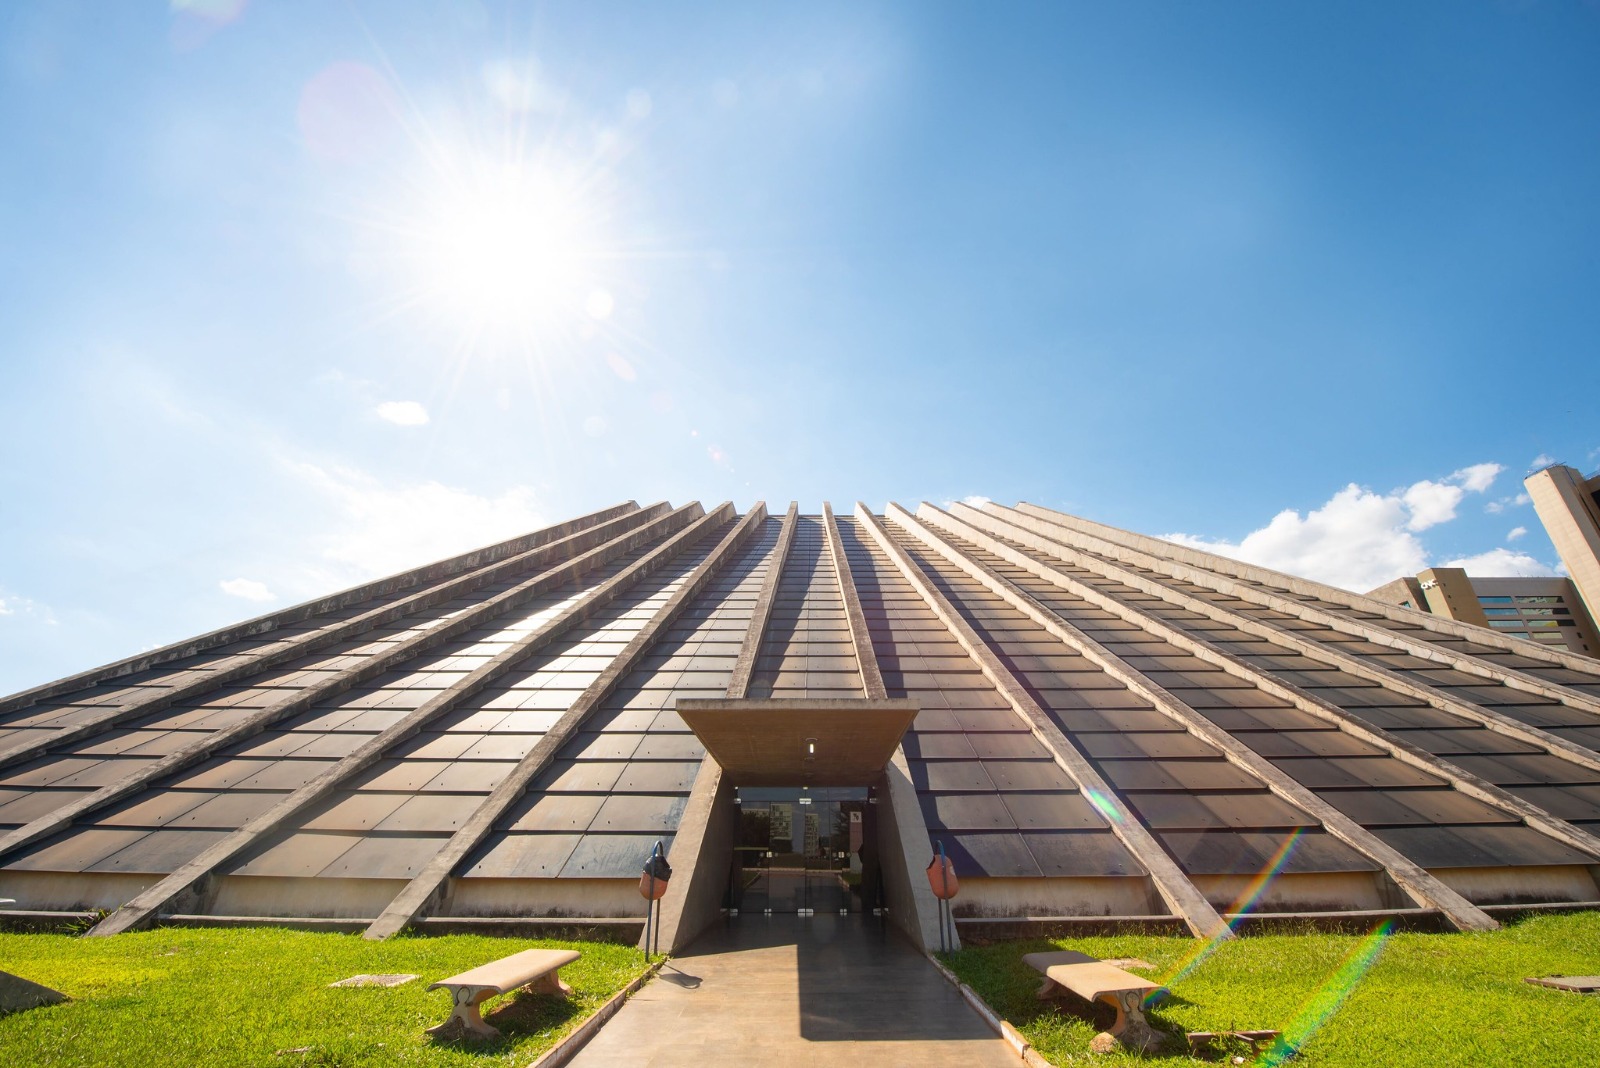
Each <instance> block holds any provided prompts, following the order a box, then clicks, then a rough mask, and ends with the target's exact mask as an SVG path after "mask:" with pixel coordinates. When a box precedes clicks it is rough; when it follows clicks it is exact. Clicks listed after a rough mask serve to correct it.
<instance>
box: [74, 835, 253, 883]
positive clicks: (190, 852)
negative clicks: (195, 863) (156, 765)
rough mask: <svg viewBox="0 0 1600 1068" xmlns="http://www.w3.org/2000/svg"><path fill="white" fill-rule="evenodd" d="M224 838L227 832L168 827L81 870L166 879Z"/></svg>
mask: <svg viewBox="0 0 1600 1068" xmlns="http://www.w3.org/2000/svg"><path fill="white" fill-rule="evenodd" d="M227 836H228V832H227V831H201V830H175V829H173V828H171V827H169V828H167V829H165V830H159V831H151V832H150V833H149V834H147V835H145V836H144V837H143V838H141V839H139V840H138V841H137V842H134V843H132V844H130V845H128V846H127V847H125V848H123V849H120V850H118V851H117V852H115V853H113V854H112V855H111V856H109V857H105V858H103V859H101V860H97V861H95V862H94V863H93V864H91V865H89V866H88V867H86V868H85V869H84V870H85V871H128V872H143V873H148V874H151V875H166V874H168V873H169V872H173V871H176V870H178V869H179V868H181V867H182V866H183V865H185V864H187V863H188V862H189V861H191V860H193V859H194V858H195V857H196V856H198V855H199V854H200V852H201V851H202V850H204V849H206V848H207V847H209V846H211V845H213V844H215V843H216V842H219V841H221V840H222V839H223V838H226V837H227Z"/></svg>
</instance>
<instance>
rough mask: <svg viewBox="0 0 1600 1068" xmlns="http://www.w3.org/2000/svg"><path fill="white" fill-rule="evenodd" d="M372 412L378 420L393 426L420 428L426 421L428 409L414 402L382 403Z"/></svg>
mask: <svg viewBox="0 0 1600 1068" xmlns="http://www.w3.org/2000/svg"><path fill="white" fill-rule="evenodd" d="M374 410H375V411H376V412H377V413H378V418H379V419H386V420H388V421H389V422H391V423H393V424H394V425H395V426H422V425H423V424H424V423H426V422H427V421H428V409H426V408H424V407H423V406H422V405H420V404H418V403H417V402H416V401H384V402H383V403H382V404H380V405H378V407H377V408H376V409H374Z"/></svg>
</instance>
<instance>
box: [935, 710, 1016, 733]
mask: <svg viewBox="0 0 1600 1068" xmlns="http://www.w3.org/2000/svg"><path fill="white" fill-rule="evenodd" d="M950 715H951V717H952V718H953V719H954V720H955V725H956V726H957V727H958V728H960V729H961V730H963V731H966V732H968V733H969V734H977V733H981V732H985V731H997V732H1000V733H1002V734H1011V733H1015V731H1016V729H1017V714H1016V713H1015V712H1012V711H1011V710H1010V709H1000V708H956V709H952V710H951V712H950Z"/></svg>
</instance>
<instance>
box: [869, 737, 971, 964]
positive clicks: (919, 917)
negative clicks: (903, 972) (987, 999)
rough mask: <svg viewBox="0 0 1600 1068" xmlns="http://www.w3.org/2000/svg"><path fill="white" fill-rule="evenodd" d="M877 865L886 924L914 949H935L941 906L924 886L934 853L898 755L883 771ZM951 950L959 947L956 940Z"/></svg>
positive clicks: (896, 754) (915, 794)
mask: <svg viewBox="0 0 1600 1068" xmlns="http://www.w3.org/2000/svg"><path fill="white" fill-rule="evenodd" d="M877 809H878V815H877V819H878V857H879V860H878V862H879V863H880V864H881V865H882V866H883V900H884V901H885V903H887V905H888V906H889V920H890V922H892V923H893V924H894V925H895V926H896V927H898V928H900V930H902V931H904V932H905V935H906V937H907V938H909V939H911V944H912V945H914V946H916V947H917V948H918V949H937V948H938V946H939V902H938V900H937V899H936V898H935V897H934V896H933V891H932V890H931V889H929V888H928V879H927V876H926V875H925V874H924V868H925V867H926V865H927V863H928V859H929V858H930V857H931V855H932V846H931V845H930V844H929V838H928V827H927V824H926V823H924V822H923V820H922V809H921V807H920V806H919V805H918V803H917V790H916V787H915V786H913V785H912V784H911V777H910V775H908V774H907V772H906V768H905V755H904V753H903V752H899V751H897V752H896V753H895V756H894V759H893V760H891V761H890V762H889V766H888V767H887V768H886V769H884V779H883V786H882V788H881V789H879V791H878V805H877ZM951 937H953V938H955V940H956V943H957V944H956V945H955V947H954V948H956V949H960V948H961V946H960V936H959V935H952V936H951Z"/></svg>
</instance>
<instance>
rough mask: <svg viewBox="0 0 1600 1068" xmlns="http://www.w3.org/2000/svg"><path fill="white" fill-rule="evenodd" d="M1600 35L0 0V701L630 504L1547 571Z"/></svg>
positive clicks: (1596, 243)
mask: <svg viewBox="0 0 1600 1068" xmlns="http://www.w3.org/2000/svg"><path fill="white" fill-rule="evenodd" d="M1597 54H1600V8H1597V7H1596V6H1595V5H1594V4H1584V3H1512V2H1502V3H1486V2H1485V3H1474V2H1462V0H1449V2H1443V0H1441V2H1435V3H1427V2H1413V3H1406V4H1399V5H1396V4H1387V3H1368V4H1360V3H1346V4H1338V5H1334V4H1321V5H1312V4H1280V3H1265V2H1260V3H1248V2H1239V3H1228V4H1224V3H1204V4H1202V3H1180V2H1171V3H1128V2H1124V3H1116V4H1107V3H1065V2H1063V3H1052V4H1042V5H1031V6H1030V5H1020V4H1012V5H979V4H954V3H939V4H929V3H906V4H871V3H848V4H827V3H813V4H804V5H801V4H762V5H747V4H739V5H735V4H728V5H692V6H691V5H677V4H674V5H663V4H657V5H647V4H609V3H599V2H591V3H583V4H575V3H568V4H548V5H539V4H523V3H512V4H506V3H500V2H475V0H430V2H404V0H386V2H384V3H382V4H378V3H350V4H327V3H312V2H291V0H284V2H273V3H269V2H267V0H255V2H253V3H243V2H240V0H188V2H174V3H171V4H170V5H169V4H164V3H160V2H145V3H114V2H110V0H105V2H101V3H88V2H77V3H73V2H67V0H51V2H33V0H16V2H13V3H10V4H7V5H6V6H5V10H4V12H3V13H0V135H3V144H4V146H5V148H4V151H3V152H0V337H3V339H4V342H3V345H0V370H3V378H0V382H3V388H0V692H8V691H11V690H14V689H18V688H21V687H24V686H27V685H30V684H33V683H37V682H40V681H44V680H47V679H50V678H53V677H56V676H59V675H63V674H66V673H68V672H71V671H75V670H79V669H83V668H86V667H89V666H92V665H93V664H96V663H100V662H103V661H106V660H110V659H113V658H116V657H119V656H123V655H128V654H131V653H134V652H136V651H138V650H140V649H143V648H149V647H152V646H156V645H160V644H164V643H166V642H170V641H173V640H176V639H179V638H182V637H184V636H187V635H189V634H193V633H197V632H199V631H201V630H204V629H209V628H211V627H214V626H218V625H221V624H223V623H226V622H229V621H231V620H235V619H239V618H243V617H247V616H250V615H255V614H258V613H260V612H263V611H267V610H270V609H272V608H273V607H275V606H283V605H287V604H290V603H294V602H295V601H298V600H302V599H304V598H307V597H310V596H313V595H315V594H318V593H321V592H325V591H327V590H331V589H335V588H339V587H342V586H345V585H349V584H351V583H353V582H356V581H358V580H360V579H362V578H365V577H367V576H369V575H373V574H379V573H385V572H388V571H393V570H398V569H400V568H403V567H406V566H410V565H412V564H416V563H420V562H422V561H424V560H427V559H432V558H436V557H438V556H441V555H444V554H445V553H448V552H453V551H456V550H459V549H463V548H467V547H470V546H473V545H476V544H481V543H484V542H487V541H491V540H496V539H498V538H501V537H505V536H509V535H511V534H513V533H517V532H520V531H521V530H524V529H527V528H530V527H533V526H537V525H540V524H543V523H545V522H551V521H556V520H559V519H562V518H567V517H569V516H572V515H575V514H578V513H580V512H583V511H587V510H589V509H591V508H594V507H598V506H601V505H603V504H607V503H613V502H615V501H618V500H624V499H628V498H634V499H637V500H639V501H640V502H641V503H643V502H647V501H650V500H658V499H670V500H672V501H674V502H681V501H684V500H689V499H695V498H698V499H700V500H703V501H706V502H708V503H710V502H716V501H720V500H724V499H729V498H731V499H733V500H734V501H735V502H737V503H738V504H739V505H740V506H741V507H744V506H747V505H748V504H749V503H750V502H752V501H754V500H757V499H762V498H765V499H766V500H768V501H769V502H770V503H773V504H777V505H782V504H784V503H786V502H787V501H788V500H789V499H790V498H797V499H799V500H800V501H801V503H802V506H803V507H805V508H807V509H808V510H815V509H817V508H818V507H819V502H820V501H822V500H823V499H829V500H832V501H833V502H834V503H835V505H836V506H848V505H849V504H850V503H851V502H853V501H854V500H855V499H857V498H861V499H864V500H866V501H868V502H869V503H871V504H872V505H873V506H874V507H881V506H882V505H883V503H884V502H886V501H888V500H890V499H894V500H900V501H902V502H906V503H911V502H915V501H918V500H922V499H928V500H934V501H942V500H949V499H958V498H963V497H967V496H972V495H984V496H988V497H991V498H994V499H996V500H1000V501H1002V502H1004V503H1013V502H1015V501H1017V500H1021V499H1025V500H1030V501H1035V502H1039V503H1043V504H1048V505H1051V506H1055V507H1060V508H1063V509H1066V510H1070V511H1073V512H1075V513H1078V514H1081V515H1084V516H1088V517H1090V518H1094V519H1097V520H1101V521H1104V522H1108V523H1113V524H1116V525H1118V526H1123V527H1127V528H1131V529H1135V530H1140V531H1144V532H1148V533H1155V534H1180V533H1181V534H1184V535H1187V536H1189V537H1190V538H1191V539H1196V540H1198V541H1200V542H1202V543H1210V544H1222V545H1225V546H1235V547H1239V548H1235V549H1234V551H1238V552H1243V553H1245V554H1246V555H1251V556H1253V557H1254V558H1257V559H1260V560H1261V561H1262V562H1265V563H1269V564H1272V565H1275V566H1280V567H1287V568H1289V569H1292V570H1297V571H1300V572H1302V573H1306V574H1312V575H1314V576H1316V577H1321V578H1326V579H1329V580H1330V581H1338V582H1342V583H1346V584H1349V585H1352V586H1357V587H1360V586H1362V585H1363V584H1365V585H1375V584H1377V583H1378V582H1381V581H1384V580H1386V579H1388V578H1393V577H1395V576H1396V575H1398V574H1399V573H1400V572H1401V571H1403V570H1415V569H1416V568H1418V567H1421V566H1426V565H1428V564H1435V563H1444V562H1447V561H1451V560H1458V559H1472V558H1482V557H1484V554H1493V555H1491V556H1489V557H1487V558H1484V559H1483V560H1482V562H1480V563H1477V564H1475V565H1474V566H1476V567H1478V568H1479V569H1480V570H1484V569H1486V570H1487V571H1495V570H1504V569H1505V568H1507V567H1511V568H1523V569H1538V568H1541V567H1543V568H1550V567H1552V566H1554V564H1555V562H1556V561H1555V556H1554V553H1553V551H1552V549H1551V548H1550V545H1549V543H1548V541H1547V540H1546V539H1545V538H1544V536H1543V534H1542V532H1541V530H1540V529H1539V525H1538V522H1537V520H1536V519H1535V517H1534V515H1533V512H1532V509H1531V508H1529V507H1527V506H1526V504H1525V503H1523V502H1522V501H1520V500H1519V498H1518V494H1519V493H1520V491H1521V484H1520V482H1521V478H1522V477H1523V476H1524V474H1526V473H1527V471H1528V470H1529V469H1530V467H1531V466H1533V465H1534V464H1535V463H1536V462H1546V461H1548V460H1550V459H1555V460H1561V461H1565V462H1568V463H1571V464H1573V465H1574V466H1577V467H1580V468H1582V469H1584V470H1585V471H1586V472H1587V471H1589V470H1592V469H1593V468H1594V467H1595V466H1596V465H1597V463H1600V425H1597V422H1596V419H1595V403H1594V402H1595V397H1596V396H1597V386H1600V358H1597V354H1596V349H1595V339H1596V337H1597V335H1600V299H1596V297H1595V293H1596V290H1597V284H1596V283H1597V277H1600V270H1597V268H1600V262H1597V261H1600V196H1597V195H1596V194H1597V191H1600V63H1597V62H1595V59H1594V57H1595V56H1596V55H1597ZM1275 517H1276V518H1275ZM1518 529H1523V530H1525V531H1526V532H1525V533H1522V534H1515V533H1514V532H1515V531H1517V530H1518ZM1413 565H1415V566H1413Z"/></svg>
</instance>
